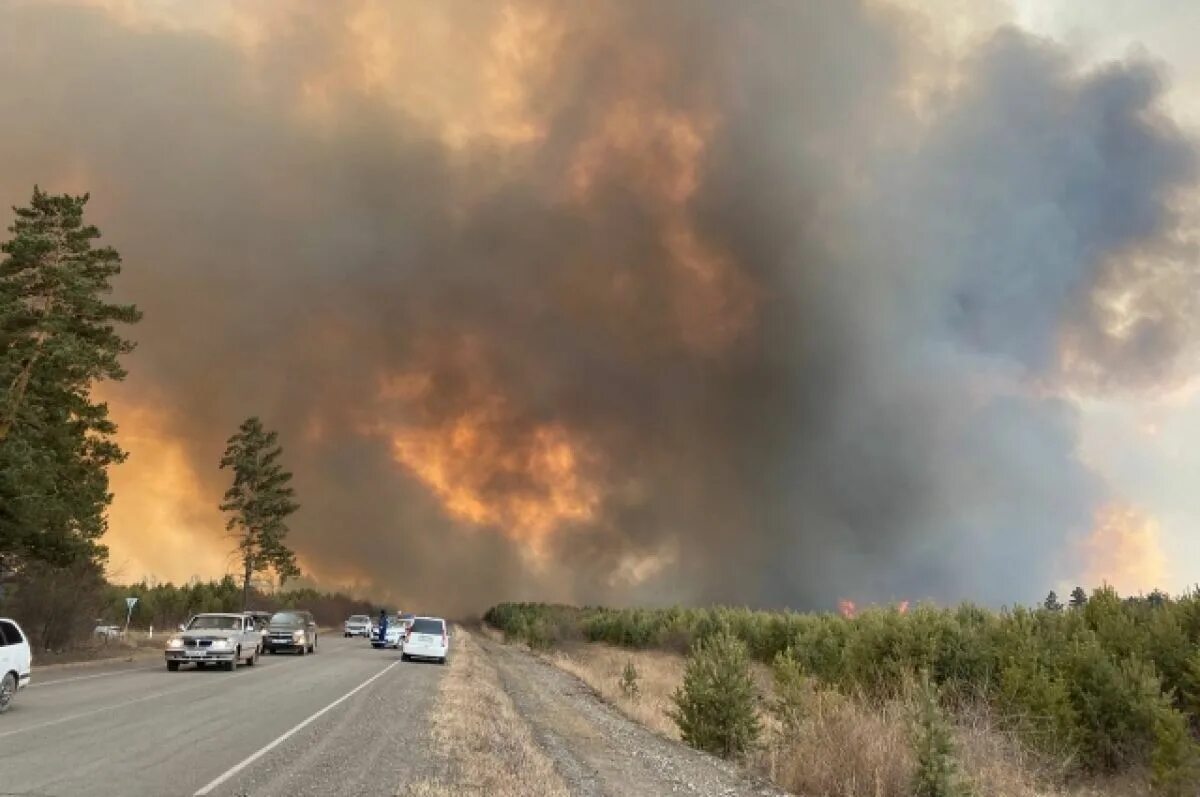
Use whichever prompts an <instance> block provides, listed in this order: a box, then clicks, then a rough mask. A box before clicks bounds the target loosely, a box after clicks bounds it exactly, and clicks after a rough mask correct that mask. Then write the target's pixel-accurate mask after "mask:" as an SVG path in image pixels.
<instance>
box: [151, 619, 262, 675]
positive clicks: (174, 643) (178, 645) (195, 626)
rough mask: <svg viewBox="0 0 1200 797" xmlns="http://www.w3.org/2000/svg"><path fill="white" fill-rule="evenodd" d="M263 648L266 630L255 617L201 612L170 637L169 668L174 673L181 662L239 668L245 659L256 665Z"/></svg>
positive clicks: (168, 649) (228, 668)
mask: <svg viewBox="0 0 1200 797" xmlns="http://www.w3.org/2000/svg"><path fill="white" fill-rule="evenodd" d="M261 647H262V632H261V631H260V630H259V628H258V625H257V624H256V623H255V622H254V618H253V617H252V616H250V615H247V614H232V613H230V614H217V613H214V614H198V615H196V616H195V617H193V618H192V619H191V620H189V621H188V623H187V625H182V626H180V627H179V633H177V634H175V635H174V636H172V637H171V638H170V639H168V640H167V650H166V654H165V655H166V658H167V669H168V670H171V671H172V672H174V671H175V670H178V669H179V665H181V664H195V665H196V666H197V667H205V666H207V665H209V664H220V665H221V666H222V667H224V668H225V669H226V670H236V669H237V666H238V664H239V663H241V662H242V661H245V662H246V664H249V665H251V666H253V665H254V663H255V662H257V661H258V654H259V652H260V649H261Z"/></svg>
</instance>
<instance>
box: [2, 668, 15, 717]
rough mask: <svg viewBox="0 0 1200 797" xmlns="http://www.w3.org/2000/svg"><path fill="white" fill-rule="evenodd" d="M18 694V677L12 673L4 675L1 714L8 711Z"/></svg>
mask: <svg viewBox="0 0 1200 797" xmlns="http://www.w3.org/2000/svg"><path fill="white" fill-rule="evenodd" d="M16 694H17V676H15V675H13V674H12V673H11V672H6V673H4V677H3V678H0V714H3V713H4V712H6V711H8V709H9V707H10V706H11V705H12V702H13V698H14V697H15V696H16Z"/></svg>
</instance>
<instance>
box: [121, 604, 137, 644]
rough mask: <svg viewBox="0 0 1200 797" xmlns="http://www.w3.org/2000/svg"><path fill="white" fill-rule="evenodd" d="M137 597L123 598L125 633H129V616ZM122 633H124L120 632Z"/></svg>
mask: <svg viewBox="0 0 1200 797" xmlns="http://www.w3.org/2000/svg"><path fill="white" fill-rule="evenodd" d="M137 602H138V599H137V598H126V599H125V632H124V633H125V634H128V633H129V618H130V616H131V615H132V614H133V607H134V606H135V605H136V604H137ZM122 635H124V634H122Z"/></svg>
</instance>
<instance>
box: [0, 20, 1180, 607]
mask: <svg viewBox="0 0 1200 797" xmlns="http://www.w3.org/2000/svg"><path fill="white" fill-rule="evenodd" d="M105 6H106V4H98V5H94V6H93V5H91V4H87V5H84V6H77V5H72V4H69V3H63V4H54V3H36V4H25V3H12V2H10V3H7V4H0V67H2V68H3V73H4V75H5V79H4V80H3V81H0V118H3V119H5V120H6V124H5V128H6V132H5V135H4V136H3V137H0V199H2V200H4V204H6V205H7V204H16V203H20V202H21V201H23V199H24V198H25V197H26V195H27V194H28V192H29V190H30V189H31V187H32V185H33V184H34V182H39V183H41V184H42V185H43V187H46V188H48V189H51V190H72V191H82V190H89V191H91V192H92V195H93V197H94V199H93V202H92V206H91V207H92V208H93V212H94V214H95V220H96V222H97V223H98V224H100V226H101V228H102V229H103V230H104V231H105V232H106V240H107V242H108V243H111V244H112V245H114V246H116V247H117V248H118V249H119V250H120V251H121V252H122V253H123V254H124V256H125V260H126V273H125V275H124V276H123V277H122V281H121V291H122V293H123V294H124V295H125V296H126V297H128V298H130V299H132V300H134V301H136V302H137V303H138V304H139V305H140V306H141V308H142V309H143V310H144V311H145V314H146V320H145V322H144V323H143V324H142V325H141V326H140V327H139V329H138V331H137V335H138V338H139V340H140V347H139V349H138V351H137V352H136V354H135V355H133V357H131V358H130V360H129V362H128V366H129V369H130V371H131V374H132V376H131V378H130V380H129V381H128V383H126V384H124V385H121V386H117V387H108V388H105V390H106V391H107V392H106V394H105V395H107V396H109V397H110V400H111V401H112V403H113V407H114V413H115V415H116V419H117V421H118V422H119V423H120V422H124V427H123V433H124V434H126V435H128V439H130V440H135V439H136V440H138V441H140V442H139V443H138V444H137V445H131V448H132V454H133V458H134V459H133V461H132V462H131V464H130V465H129V466H128V467H129V468H131V469H132V468H136V467H137V460H138V457H139V456H142V457H143V458H144V459H143V461H147V462H156V461H160V460H161V458H162V457H163V456H165V453H164V452H175V454H173V455H172V457H173V458H171V460H170V461H171V462H172V463H174V464H173V465H172V467H171V468H169V469H158V470H150V469H145V470H143V471H131V472H138V473H139V479H138V480H136V481H131V480H129V479H125V480H122V481H121V482H120V485H119V486H120V487H121V489H122V493H121V495H120V496H119V497H118V507H120V506H121V505H122V502H125V504H126V505H132V504H136V503H137V502H139V501H141V502H151V503H152V502H154V501H155V500H167V499H166V498H164V497H163V496H164V495H167V494H170V495H172V496H174V497H173V498H172V499H171V500H175V501H176V502H177V503H179V502H182V505H183V506H184V509H182V510H179V511H181V512H183V513H184V514H186V515H187V516H188V518H187V520H186V521H181V520H180V519H179V516H178V515H179V513H178V512H176V514H174V515H170V518H173V519H174V521H173V522H175V525H176V526H178V528H168V527H167V526H168V525H170V523H166V522H164V523H163V525H160V526H157V527H156V526H153V525H151V526H147V527H139V528H132V527H125V528H122V527H120V525H119V524H118V523H117V522H116V520H117V519H116V518H114V528H113V537H114V540H116V539H120V538H122V535H124V539H126V540H136V541H137V543H138V544H139V545H141V546H142V547H143V549H144V550H152V549H153V548H154V547H155V546H168V545H174V546H176V548H173V549H171V550H173V551H180V549H187V548H189V547H192V546H195V548H196V549H200V548H202V547H203V546H205V545H209V546H211V545H212V544H213V543H212V542H211V541H212V540H215V539H216V538H218V537H219V534H220V527H219V519H217V518H216V517H215V515H213V516H211V517H210V516H209V515H206V514H205V513H206V512H208V511H209V508H210V507H213V506H215V505H216V503H217V497H218V496H219V493H220V491H221V489H222V484H221V476H222V474H220V473H219V472H217V471H216V467H215V465H216V462H217V459H218V458H219V452H220V449H221V447H222V444H223V441H224V438H225V437H226V436H227V435H228V434H229V433H230V431H231V430H233V429H234V428H235V426H236V424H237V423H238V422H239V421H240V420H241V419H242V418H243V417H245V416H246V415H249V414H252V413H257V414H261V415H262V416H263V417H264V419H265V420H266V422H267V423H268V424H270V425H272V426H274V427H277V428H278V429H279V430H280V431H281V434H282V439H283V441H284V444H285V449H286V454H287V458H288V460H289V464H290V465H291V467H292V468H293V469H294V470H295V472H296V476H297V487H298V490H299V492H300V496H301V498H302V501H303V504H304V508H303V510H302V513H301V514H300V515H298V516H297V520H296V523H295V529H294V532H293V539H294V542H295V544H296V547H297V548H298V550H299V553H300V555H301V559H302V562H303V564H304V565H305V566H306V567H307V568H308V569H309V570H310V571H311V572H312V573H313V574H314V575H315V576H316V577H318V578H319V579H324V580H325V581H326V582H327V583H328V582H334V581H343V582H345V581H355V582H357V583H359V584H361V585H363V586H364V587H365V588H369V589H371V590H373V591H374V592H375V593H376V594H379V595H388V596H390V597H391V598H394V599H395V600H397V601H403V602H404V603H405V604H406V605H414V606H416V605H437V606H439V607H450V608H453V609H469V608H475V607H479V606H481V605H484V604H486V603H488V602H491V601H495V600H499V599H506V598H517V597H542V598H556V599H566V600H576V601H584V600H586V601H597V600H607V601H617V602H633V601H668V600H684V601H687V600H697V601H698V600H721V601H734V602H738V603H750V604H759V605H782V604H787V605H791V606H799V607H812V606H831V605H832V604H833V603H834V601H835V599H836V598H837V597H838V596H841V595H853V596H854V597H855V598H858V599H860V600H862V599H880V600H886V599H891V598H901V597H912V598H922V597H933V598H937V599H946V600H949V599H958V598H963V597H970V598H974V599H979V600H984V601H992V602H1000V601H1009V600H1013V599H1029V598H1030V597H1031V595H1036V594H1037V593H1038V592H1039V591H1040V590H1041V589H1042V588H1043V587H1045V585H1047V584H1050V583H1052V580H1053V579H1054V577H1055V576H1056V575H1057V574H1059V573H1060V572H1061V567H1062V565H1063V563H1062V562H1060V561H1059V560H1058V557H1059V555H1060V553H1062V552H1064V551H1069V550H1071V549H1072V546H1077V543H1078V540H1079V538H1080V537H1081V536H1082V535H1084V534H1085V533H1086V531H1087V529H1088V528H1089V526H1090V525H1091V523H1092V518H1093V515H1094V513H1095V512H1096V510H1097V508H1098V507H1099V506H1101V505H1102V504H1104V503H1105V502H1107V501H1108V500H1109V499H1110V498H1111V496H1109V495H1108V494H1107V490H1106V487H1105V486H1104V485H1103V484H1102V483H1101V481H1100V480H1099V479H1098V478H1097V477H1096V476H1095V475H1094V474H1093V473H1091V472H1090V471H1089V470H1088V469H1087V468H1086V467H1084V465H1083V464H1081V461H1080V459H1079V456H1078V452H1077V429H1076V426H1077V421H1076V415H1075V409H1074V404H1073V403H1072V399H1071V397H1072V396H1075V395H1078V394H1079V392H1081V391H1097V390H1136V389H1143V388H1146V387H1148V386H1153V385H1157V384H1161V383H1163V382H1166V381H1170V380H1172V379H1175V378H1177V377H1178V376H1179V375H1180V373H1181V372H1182V370H1181V369H1185V368H1186V367H1187V364H1188V358H1189V357H1190V355H1191V354H1192V353H1193V344H1194V342H1195V338H1196V331H1195V329H1194V325H1195V323H1196V322H1195V320H1194V319H1195V318H1197V317H1198V316H1197V314H1196V313H1195V308H1194V302H1195V299H1194V298H1193V297H1195V296H1197V295H1200V294H1198V293H1197V291H1196V287H1197V286H1196V272H1195V268H1194V267H1193V266H1192V265H1191V261H1194V253H1193V251H1192V250H1191V249H1190V248H1189V242H1188V239H1187V233H1188V229H1187V227H1186V226H1185V224H1184V219H1183V216H1182V215H1181V213H1182V211H1181V210H1180V208H1181V207H1182V205H1181V203H1182V202H1183V200H1184V198H1185V193H1186V191H1188V190H1189V189H1191V188H1192V187H1193V185H1194V181H1195V177H1196V160H1195V146H1194V143H1193V142H1192V141H1190V140H1188V139H1187V138H1185V137H1184V136H1183V135H1182V134H1181V133H1180V132H1179V131H1178V130H1177V129H1176V128H1175V127H1174V126H1173V125H1172V123H1171V121H1170V120H1169V119H1168V118H1166V117H1165V116H1164V114H1163V112H1162V111H1161V109H1160V104H1161V99H1162V95H1163V92H1164V85H1163V79H1164V78H1163V74H1162V71H1161V69H1160V68H1159V67H1158V66H1157V65H1155V64H1154V63H1152V62H1149V61H1146V60H1141V59H1132V60H1129V61H1125V62H1119V63H1112V64H1109V65H1106V66H1103V67H1100V68H1094V69H1086V70H1084V69H1081V68H1080V67H1078V66H1077V65H1076V64H1075V63H1073V61H1072V59H1071V58H1070V57H1069V56H1068V55H1067V54H1066V53H1065V52H1064V51H1063V50H1061V49H1060V48H1059V47H1058V46H1057V45H1055V44H1053V43H1050V42H1046V41H1042V40H1038V39H1036V38H1033V37H1031V36H1029V35H1027V34H1025V33H1023V32H1021V31H1020V30H1017V29H1012V28H1003V29H1000V30H997V31H995V32H994V33H993V34H991V35H989V36H987V37H985V38H983V39H981V40H980V41H979V42H978V43H977V46H975V47H972V48H971V49H970V52H969V53H968V54H967V55H966V56H965V57H961V58H960V57H957V56H955V57H953V58H951V57H950V56H945V57H940V56H935V55H931V53H934V52H940V50H938V48H937V47H935V46H934V45H933V43H932V42H931V39H930V38H929V37H930V36H932V35H933V33H932V30H931V29H930V28H928V27H927V26H926V25H925V23H923V22H922V20H920V19H919V18H917V17H915V16H913V15H911V14H909V13H907V12H903V11H901V10H898V9H894V8H889V7H885V6H882V5H878V4H866V3H858V2H850V1H849V0H826V1H825V2H804V3H798V2H797V3H767V2H762V3H753V4H732V3H725V2H696V1H695V0H687V2H682V1H681V2H656V3H650V4H647V3H639V2H604V3H587V4H575V3H555V2H537V1H536V0H529V1H528V2H513V3H508V4H504V5H501V4H497V3H491V2H478V3H473V2H453V3H450V2H440V3H436V4H427V3H412V4H395V3H385V2H365V1H361V2H354V3H327V2H319V1H318V0H313V2H310V3H307V4H301V3H280V4H278V5H268V4H240V3H239V4H233V3H230V4H228V5H226V4H219V3H215V2H214V3H212V4H203V5H202V6H201V5H195V4H190V3H188V4H182V3H181V4H180V5H179V6H178V7H177V8H174V9H173V10H169V11H168V10H163V7H162V6H161V5H157V4H151V3H145V4H137V3H133V4H129V3H120V4H115V3H114V4H112V6H111V7H105ZM149 419H152V422H153V433H150V432H148V431H147V429H148V428H149V427H148V426H146V424H150V423H151V420H149ZM156 457H157V459H156ZM166 479H174V480H176V481H177V482H178V485H177V489H175V491H174V492H172V491H171V490H170V489H167V488H165V487H164V486H163V481H162V480H166ZM166 516H167V515H164V514H163V513H156V512H154V511H149V510H148V511H145V512H142V513H141V514H139V515H138V517H140V518H145V519H151V520H153V519H155V518H158V519H160V520H161V519H162V518H163V517H166ZM184 527H186V529H187V534H188V535H191V536H188V537H186V539H187V540H188V542H186V543H185V544H183V545H181V544H180V542H179V538H178V537H175V538H172V536H171V535H172V534H176V535H178V534H180V533H183V532H181V531H180V528H184ZM172 540H173V541H172ZM175 556H176V559H178V556H179V553H176V554H175ZM175 572H178V570H176V571H175ZM131 575H133V576H135V577H136V576H138V575H140V573H134V574H131Z"/></svg>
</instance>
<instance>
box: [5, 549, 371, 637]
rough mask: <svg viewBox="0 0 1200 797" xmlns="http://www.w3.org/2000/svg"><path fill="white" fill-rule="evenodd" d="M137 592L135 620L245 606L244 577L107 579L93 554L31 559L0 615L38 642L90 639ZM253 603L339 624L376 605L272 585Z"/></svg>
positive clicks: (168, 619) (137, 623)
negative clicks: (54, 561) (59, 561)
mask: <svg viewBox="0 0 1200 797" xmlns="http://www.w3.org/2000/svg"><path fill="white" fill-rule="evenodd" d="M127 597H135V598H137V599H138V602H137V604H136V605H135V606H134V609H133V614H132V616H131V618H130V626H131V627H133V628H139V629H143V628H147V627H149V626H153V627H154V628H156V629H167V628H174V627H175V626H176V625H178V624H179V623H182V622H185V621H186V620H187V619H188V618H189V617H190V616H191V615H193V614H196V613H198V612H240V611H241V610H242V584H241V583H239V582H238V581H237V580H235V579H234V577H233V576H225V577H224V578H222V579H216V580H212V581H193V582H191V583H188V584H183V585H175V584H171V583H165V584H158V583H153V584H151V583H147V582H145V581H142V582H138V583H136V584H129V585H120V584H111V583H109V582H108V581H107V580H106V579H105V578H104V577H103V575H102V573H101V571H100V569H99V568H98V567H97V566H95V565H94V564H93V563H91V562H87V561H81V562H77V563H76V564H75V565H74V566H71V567H65V568H63V567H54V566H52V565H46V564H31V565H29V566H27V567H26V568H25V569H24V570H23V571H22V573H21V574H20V575H19V576H18V577H16V578H13V579H10V580H8V581H6V582H5V583H4V584H3V586H2V588H0V615H4V616H12V617H16V618H18V619H19V621H20V622H21V624H22V626H24V628H25V630H26V631H27V632H28V633H29V635H30V636H31V637H32V639H33V642H34V644H35V646H36V647H37V649H39V650H63V649H65V648H68V647H70V646H72V645H74V644H77V643H79V642H81V641H84V640H86V639H88V638H89V637H90V636H91V634H92V631H93V629H94V628H95V626H96V622H97V621H98V620H99V621H102V622H103V623H109V624H116V625H122V624H124V622H125V599H126V598H127ZM249 608H250V609H255V610H262V611H275V610H278V609H284V608H295V609H307V610H308V611H311V612H312V613H313V615H314V616H315V617H316V618H317V622H318V623H320V624H322V625H336V624H340V623H341V622H342V621H343V620H345V619H346V617H347V616H348V615H350V614H366V613H375V612H377V611H378V608H377V607H375V606H374V605H373V604H372V603H371V602H369V601H365V600H362V599H360V598H356V597H353V596H351V595H347V594H345V593H341V592H322V591H320V590H316V589H312V588H300V589H289V590H281V591H277V592H272V593H266V592H261V591H259V590H257V589H253V588H252V589H251V591H250V601H249Z"/></svg>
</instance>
